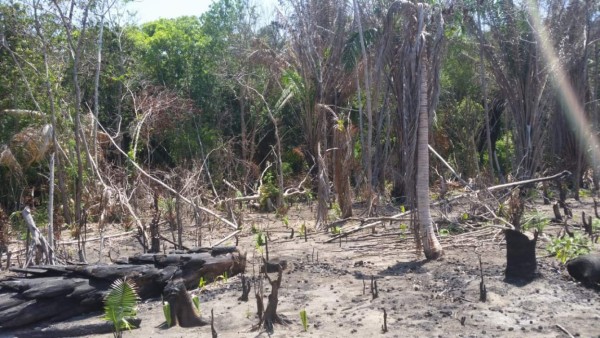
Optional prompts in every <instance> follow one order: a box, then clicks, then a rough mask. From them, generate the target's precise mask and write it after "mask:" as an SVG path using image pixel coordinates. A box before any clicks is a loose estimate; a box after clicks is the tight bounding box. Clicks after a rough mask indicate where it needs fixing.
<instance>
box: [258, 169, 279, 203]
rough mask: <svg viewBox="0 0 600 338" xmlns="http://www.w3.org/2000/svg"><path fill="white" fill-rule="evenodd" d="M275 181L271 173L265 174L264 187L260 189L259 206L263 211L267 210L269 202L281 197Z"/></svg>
mask: <svg viewBox="0 0 600 338" xmlns="http://www.w3.org/2000/svg"><path fill="white" fill-rule="evenodd" d="M274 182H275V179H274V176H273V174H272V173H271V172H267V173H266V174H265V178H264V182H263V185H262V186H261V187H260V189H259V192H258V193H259V196H258V204H259V205H260V208H261V209H262V210H265V209H266V208H267V201H268V200H269V199H271V201H272V199H274V198H276V197H277V195H279V189H278V188H277V186H276V185H275V183H274Z"/></svg>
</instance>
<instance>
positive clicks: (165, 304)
mask: <svg viewBox="0 0 600 338" xmlns="http://www.w3.org/2000/svg"><path fill="white" fill-rule="evenodd" d="M163 314H164V315H165V321H166V322H167V327H171V324H173V323H171V304H169V302H165V301H163Z"/></svg>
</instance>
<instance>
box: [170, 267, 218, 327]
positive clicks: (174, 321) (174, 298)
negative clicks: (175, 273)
mask: <svg viewBox="0 0 600 338" xmlns="http://www.w3.org/2000/svg"><path fill="white" fill-rule="evenodd" d="M163 299H165V300H166V301H167V302H169V306H170V308H171V326H175V325H179V326H181V327H196V326H204V325H207V324H208V323H207V322H205V321H204V320H202V318H200V314H198V312H197V310H196V307H195V306H194V303H193V302H192V299H191V297H190V295H189V294H188V293H187V289H186V288H185V284H184V282H183V280H182V279H181V278H175V279H173V280H172V281H170V282H169V284H167V286H166V287H165V290H164V292H163Z"/></svg>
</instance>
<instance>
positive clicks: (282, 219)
mask: <svg viewBox="0 0 600 338" xmlns="http://www.w3.org/2000/svg"><path fill="white" fill-rule="evenodd" d="M281 222H283V225H285V227H286V228H287V227H289V226H290V219H289V217H288V216H287V215H284V216H282V217H281Z"/></svg>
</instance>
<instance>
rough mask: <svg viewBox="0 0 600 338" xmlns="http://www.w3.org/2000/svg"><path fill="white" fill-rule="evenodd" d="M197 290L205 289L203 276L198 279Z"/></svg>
mask: <svg viewBox="0 0 600 338" xmlns="http://www.w3.org/2000/svg"><path fill="white" fill-rule="evenodd" d="M198 288H199V289H200V290H203V289H205V288H206V280H205V279H204V276H202V277H200V282H198Z"/></svg>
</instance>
